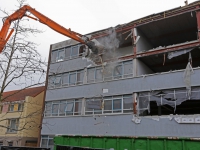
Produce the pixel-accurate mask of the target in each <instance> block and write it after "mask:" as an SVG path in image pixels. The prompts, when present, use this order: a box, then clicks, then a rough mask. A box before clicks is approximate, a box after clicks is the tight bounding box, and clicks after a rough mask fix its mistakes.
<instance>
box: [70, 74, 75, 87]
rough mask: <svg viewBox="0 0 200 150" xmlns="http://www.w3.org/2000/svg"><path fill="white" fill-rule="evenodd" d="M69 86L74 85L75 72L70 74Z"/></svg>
mask: <svg viewBox="0 0 200 150" xmlns="http://www.w3.org/2000/svg"><path fill="white" fill-rule="evenodd" d="M69 85H76V72H70V74H69Z"/></svg>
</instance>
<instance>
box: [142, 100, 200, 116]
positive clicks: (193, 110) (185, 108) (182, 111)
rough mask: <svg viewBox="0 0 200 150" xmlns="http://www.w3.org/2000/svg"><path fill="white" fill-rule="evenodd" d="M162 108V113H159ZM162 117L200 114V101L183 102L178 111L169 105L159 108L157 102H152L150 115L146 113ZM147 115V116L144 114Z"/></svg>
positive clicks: (177, 107)
mask: <svg viewBox="0 0 200 150" xmlns="http://www.w3.org/2000/svg"><path fill="white" fill-rule="evenodd" d="M159 107H160V112H159ZM159 113H160V115H170V114H174V115H176V114H177V115H194V114H200V101H199V100H187V101H185V102H182V103H181V104H180V105H178V106H176V110H175V111H174V108H173V107H171V106H169V105H162V106H157V104H156V102H155V101H151V102H150V113H149V114H148V113H147V112H146V115H148V116H158V115H159ZM142 115H145V114H142Z"/></svg>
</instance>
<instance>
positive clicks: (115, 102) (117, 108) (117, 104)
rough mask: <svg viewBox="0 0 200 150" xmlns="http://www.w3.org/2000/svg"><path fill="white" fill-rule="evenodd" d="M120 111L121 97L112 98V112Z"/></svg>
mask: <svg viewBox="0 0 200 150" xmlns="http://www.w3.org/2000/svg"><path fill="white" fill-rule="evenodd" d="M121 111H122V97H114V98H113V112H121Z"/></svg>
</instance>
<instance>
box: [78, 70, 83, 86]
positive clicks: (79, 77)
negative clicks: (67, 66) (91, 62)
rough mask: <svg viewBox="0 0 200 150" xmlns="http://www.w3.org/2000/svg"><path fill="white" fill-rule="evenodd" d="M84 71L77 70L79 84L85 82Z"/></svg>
mask: <svg viewBox="0 0 200 150" xmlns="http://www.w3.org/2000/svg"><path fill="white" fill-rule="evenodd" d="M83 77H84V71H83V70H81V71H77V84H83Z"/></svg>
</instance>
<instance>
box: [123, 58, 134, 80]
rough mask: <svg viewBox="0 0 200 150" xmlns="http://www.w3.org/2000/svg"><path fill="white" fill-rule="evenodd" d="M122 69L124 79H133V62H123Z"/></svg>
mask: <svg viewBox="0 0 200 150" xmlns="http://www.w3.org/2000/svg"><path fill="white" fill-rule="evenodd" d="M123 67H124V73H123V76H124V78H127V77H133V61H127V62H123Z"/></svg>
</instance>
